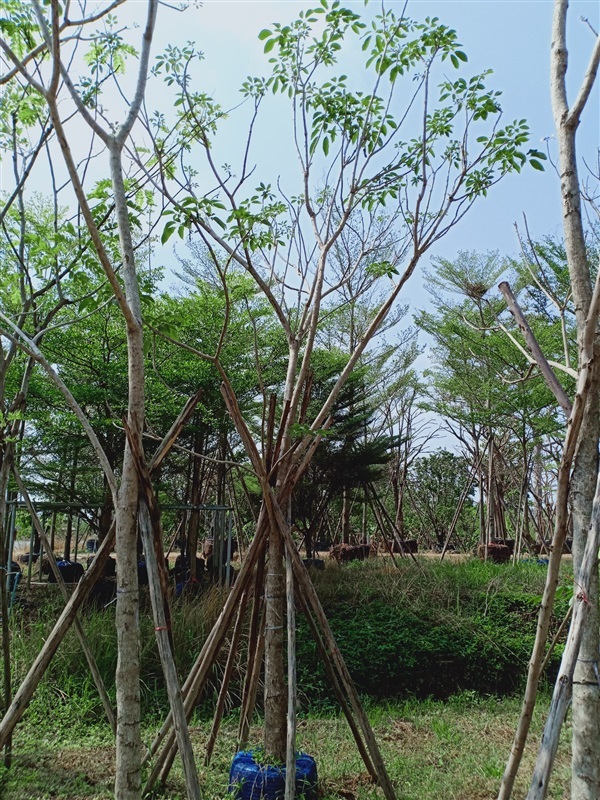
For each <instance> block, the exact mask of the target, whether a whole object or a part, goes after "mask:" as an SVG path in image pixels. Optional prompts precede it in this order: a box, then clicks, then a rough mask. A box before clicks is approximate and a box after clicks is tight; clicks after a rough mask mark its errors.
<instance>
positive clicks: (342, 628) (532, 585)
mask: <svg viewBox="0 0 600 800" xmlns="http://www.w3.org/2000/svg"><path fill="white" fill-rule="evenodd" d="M313 579H314V582H315V585H316V587H317V591H318V593H319V596H320V598H321V602H322V603H323V606H324V608H325V612H326V614H327V617H328V619H329V621H330V625H331V628H332V629H333V632H334V634H335V637H336V639H337V642H338V644H339V647H340V649H341V651H342V653H343V655H344V658H345V659H346V662H347V664H348V668H349V670H350V673H351V675H352V677H353V679H354V681H355V682H356V685H357V687H358V690H359V691H360V692H361V693H362V694H364V695H368V696H371V697H373V698H376V699H381V698H395V697H409V696H415V697H419V698H422V697H433V698H439V699H442V698H446V697H449V696H450V695H453V694H455V693H457V692H464V691H471V692H477V693H480V694H495V695H504V694H509V693H511V692H514V691H515V690H517V689H518V688H519V687H520V686H521V685H522V683H523V681H524V678H525V675H526V670H527V663H528V659H529V656H530V653H531V648H532V645H533V639H534V636H535V627H536V618H537V610H538V606H539V602H540V599H541V593H542V589H543V584H544V579H545V570H544V568H543V567H540V566H538V565H537V564H535V563H534V564H519V565H517V566H514V567H513V566H511V565H494V564H484V563H482V562H480V561H477V560H474V559H473V560H470V561H467V562H464V563H439V562H438V561H436V562H432V561H424V560H419V562H418V563H417V564H415V563H413V562H412V561H409V560H408V559H406V560H399V561H398V568H396V567H393V566H392V565H391V564H390V562H387V563H386V564H385V565H384V563H383V562H382V560H381V559H380V560H377V561H375V560H373V561H368V562H357V563H351V564H348V565H344V566H342V567H339V566H337V565H335V564H330V563H328V564H327V569H325V570H324V572H322V573H318V572H317V573H315V574H314V575H313ZM571 580H572V577H571V575H570V574H569V572H568V569H566V571H565V574H564V575H563V576H562V584H563V587H564V588H561V589H559V599H558V601H557V604H556V608H555V615H554V619H553V626H552V627H553V631H555V630H556V629H557V627H558V625H559V623H560V620H561V619H562V617H563V616H564V614H565V613H566V611H567V608H568V604H569V597H570V588H569V587H570V583H571ZM48 589H49V590H51V587H48ZM224 596H225V595H224V590H220V589H217V588H215V589H212V590H210V591H209V592H207V593H206V594H204V595H203V596H202V598H201V599H194V600H193V601H184V602H181V601H180V602H175V603H174V604H173V634H174V641H175V658H176V662H177V665H178V669H179V674H180V676H181V677H182V678H185V676H187V674H188V672H189V670H190V668H191V666H192V664H193V662H194V660H195V658H196V656H197V655H198V653H199V651H200V648H201V646H202V644H203V642H204V639H205V637H206V635H207V634H208V631H209V630H210V629H211V627H212V625H213V624H214V621H215V620H216V618H217V616H218V613H219V611H220V608H221V606H222V603H223V601H224ZM60 607H61V601H60V599H59V597H58V594H55V595H54V594H53V595H50V594H48V595H47V596H46V597H45V599H44V600H43V602H42V601H39V600H38V601H36V603H35V604H32V605H31V604H30V606H29V608H25V607H21V608H17V609H15V613H14V614H13V617H12V634H13V635H12V644H11V650H12V657H13V676H14V683H15V684H18V683H19V682H20V681H21V680H22V678H23V677H24V675H25V674H26V672H27V669H28V668H29V665H30V664H31V662H32V661H33V659H34V657H35V655H36V654H37V652H38V651H39V649H40V648H41V646H42V644H43V642H44V640H45V638H46V637H47V635H48V633H49V630H50V629H51V627H52V625H53V620H54V619H56V617H57V616H58V614H59V613H60ZM83 624H84V627H85V631H86V635H87V638H88V640H89V643H90V646H91V648H92V650H93V652H94V654H95V658H96V660H97V663H98V667H99V669H100V672H101V674H102V675H103V678H104V681H105V683H106V686H107V689H108V691H109V694H110V695H111V696H112V697H113V700H114V691H115V687H114V674H115V668H116V663H117V646H116V633H115V629H114V610H113V609H108V610H104V611H95V612H88V613H86V614H84V615H83ZM140 625H141V635H142V650H141V676H142V687H141V688H142V700H143V707H144V712H145V714H146V716H150V717H153V716H155V715H162V714H164V712H165V709H166V708H167V695H166V690H165V687H164V682H163V678H162V669H161V665H160V660H159V657H158V652H157V649H156V645H155V640H154V625H153V622H152V619H151V612H150V609H149V604H148V607H145V608H142V611H141V614H140ZM560 652H561V648H560V647H558V648H557V650H556V652H555V654H554V656H553V659H552V662H551V665H550V670H549V673H550V677H553V672H554V671H555V670H556V666H557V663H558V659H559V657H560ZM297 655H298V677H299V690H300V698H301V703H302V706H303V708H304V709H305V710H306V709H308V708H311V707H312V708H315V707H321V708H322V707H324V706H327V705H328V704H329V703H332V702H333V701H334V697H333V693H332V691H331V688H330V686H329V681H328V679H327V677H326V675H325V671H324V668H323V665H322V663H321V659H320V656H319V653H318V651H317V649H316V645H315V643H314V641H313V639H312V635H311V633H310V631H309V629H308V625H307V623H306V621H305V619H304V617H303V616H302V615H301V614H300V613H299V614H298V632H297ZM226 657H227V653H226V651H224V652H223V653H222V656H221V664H220V665H217V667H216V668H215V671H214V675H213V678H212V680H211V683H210V685H209V687H208V688H207V691H206V693H205V698H204V699H205V700H210V698H211V697H212V696H213V695H215V694H216V692H217V691H218V683H219V675H220V674H221V671H222V666H223V663H224V660H225V658H226ZM244 657H245V647H244V644H243V642H242V647H241V649H240V653H239V654H238V658H237V663H236V674H235V678H234V680H233V682H232V685H231V688H230V705H235V704H236V703H237V702H239V696H240V681H241V676H242V672H243V668H244V663H243V661H244ZM74 701H75V702H74ZM49 707H52V708H54V709H55V710H57V711H58V710H59V709H60V708H63V707H64V711H65V713H68V714H69V715H72V717H73V724H75V723H76V721H77V719H80V720H82V721H83V720H84V719H85V720H86V721H87V722H89V721H90V720H91V719H101V718H102V716H103V711H102V706H101V704H100V701H99V699H98V695H97V692H96V689H95V687H94V684H93V682H92V680H91V677H90V675H89V670H88V667H87V664H86V662H85V659H84V657H83V654H82V652H81V647H80V645H79V641H78V639H77V637H76V636H75V634H74V632H71V633H69V635H68V636H67V639H66V640H65V641H64V642H63V644H62V645H61V647H60V648H59V650H58V652H57V654H56V656H55V657H54V659H53V661H52V663H51V665H50V668H49V669H48V671H47V673H46V676H45V678H44V680H43V682H42V685H41V686H40V688H39V690H38V692H37V694H36V696H35V698H34V700H33V701H32V705H31V709H30V713H31V714H33V715H37V716H38V717H39V722H40V725H44V723H45V720H47V719H48V714H47V709H48V708H49Z"/></svg>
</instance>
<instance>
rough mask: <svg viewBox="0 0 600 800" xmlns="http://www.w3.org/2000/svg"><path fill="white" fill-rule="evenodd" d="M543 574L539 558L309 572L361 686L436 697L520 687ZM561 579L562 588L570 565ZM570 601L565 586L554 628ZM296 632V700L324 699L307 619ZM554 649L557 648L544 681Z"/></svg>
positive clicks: (374, 691) (326, 691)
mask: <svg viewBox="0 0 600 800" xmlns="http://www.w3.org/2000/svg"><path fill="white" fill-rule="evenodd" d="M378 573H379V574H378ZM386 579H387V580H386ZM544 579H545V570H544V568H543V567H541V566H540V565H538V564H536V563H535V564H519V565H517V566H515V567H513V566H509V565H495V564H484V563H482V562H480V561H475V560H472V561H468V562H465V563H462V564H455V563H452V564H450V563H446V564H443V563H442V564H440V563H439V562H438V563H425V562H420V567H417V566H415V565H414V564H411V563H408V562H405V563H401V564H400V569H399V570H394V571H392V570H391V569H387V570H385V571H383V572H382V571H381V569H380V568H379V569H378V568H377V567H375V566H374V565H373V564H372V563H362V564H351V565H348V566H347V567H342V568H335V567H332V568H330V569H327V570H326V571H325V573H324V575H323V576H318V575H317V576H315V582H316V583H317V586H318V589H319V592H320V595H321V598H322V602H323V603H324V607H325V611H326V613H327V617H328V619H329V621H330V625H331V628H332V630H333V633H334V635H335V637H336V640H337V642H338V644H339V647H340V650H341V652H342V654H343V655H344V658H345V659H346V663H347V664H348V668H349V670H350V673H351V674H352V677H353V679H354V681H355V683H356V685H357V687H358V690H359V691H360V692H362V693H364V694H367V695H369V696H371V697H375V698H390V697H403V696H404V697H406V696H416V697H434V698H439V699H442V698H446V697H449V696H450V695H452V694H455V693H457V692H463V691H474V692H478V693H481V694H495V695H504V694H509V693H511V692H514V691H516V690H517V689H519V688H520V687H521V686H522V684H523V682H524V679H525V676H526V673H527V664H528V661H529V657H530V654H531V649H532V646H533V642H534V637H535V629H536V620H537V611H538V608H539V603H540V599H541V593H542V589H543V583H544ZM563 581H564V583H565V585H568V582H569V575H568V572H567V574H565V575H564V576H563ZM385 583H388V586H387V588H386V587H385ZM567 608H568V592H566V593H565V592H563V594H562V596H561V597H560V599H559V600H558V601H557V604H556V608H555V614H554V619H553V625H552V628H553V630H556V628H557V627H558V625H559V624H560V620H561V619H562V617H563V616H564V614H565V613H566V611H567ZM297 639H298V662H299V667H298V669H299V682H300V686H301V688H302V689H303V698H304V700H305V702H306V703H308V704H312V703H315V702H317V703H319V702H327V701H328V700H330V699H332V692H331V690H330V688H329V684H328V680H327V678H326V676H325V672H324V669H323V666H322V664H321V663H320V658H319V656H318V653H317V652H316V648H315V646H314V644H313V643H312V641H311V637H310V632H309V630H308V626H307V624H306V622H305V621H304V620H302V621H301V622H300V629H299V632H298V637H297ZM560 654H561V647H557V648H556V650H555V653H554V655H553V657H552V659H551V662H550V665H549V670H548V676H549V677H550V678H552V677H553V675H554V673H555V672H556V669H557V666H558V660H559V658H560Z"/></svg>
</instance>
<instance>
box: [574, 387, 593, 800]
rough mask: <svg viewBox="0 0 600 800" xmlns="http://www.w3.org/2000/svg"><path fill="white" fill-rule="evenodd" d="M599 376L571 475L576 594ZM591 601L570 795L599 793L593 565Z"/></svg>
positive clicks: (580, 666) (586, 797)
mask: <svg viewBox="0 0 600 800" xmlns="http://www.w3.org/2000/svg"><path fill="white" fill-rule="evenodd" d="M598 413H599V403H598V380H597V378H596V379H595V380H594V381H593V383H592V386H591V387H590V396H589V400H588V406H587V408H586V412H585V416H584V419H583V423H582V431H585V432H586V434H587V435H585V436H583V437H582V438H581V439H580V444H579V450H578V453H577V457H576V463H575V468H574V470H573V476H572V479H571V506H572V512H573V574H574V576H575V586H574V591H575V593H577V592H578V586H579V584H578V580H577V579H578V577H579V573H580V570H581V562H582V557H583V551H584V550H585V543H586V541H587V537H588V531H589V523H590V515H591V509H592V501H593V498H594V490H595V477H596V475H597V474H598ZM589 598H590V606H589V608H588V609H587V614H586V616H585V617H584V621H583V624H582V638H581V646H580V650H579V658H578V660H577V665H576V667H575V673H574V675H573V706H572V726H573V739H572V762H571V768H572V776H571V800H592V798H596V800H597V798H599V797H600V763H599V757H598V744H599V742H600V687H599V686H598V677H597V676H598V671H597V670H598V648H599V646H600V637H599V635H598V622H599V620H598V570H597V569H596V571H595V572H594V573H593V574H592V577H591V581H590V591H589Z"/></svg>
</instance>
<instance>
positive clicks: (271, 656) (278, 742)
mask: <svg viewBox="0 0 600 800" xmlns="http://www.w3.org/2000/svg"><path fill="white" fill-rule="evenodd" d="M283 558H284V547H283V539H282V537H281V534H280V533H279V531H278V530H277V528H275V527H274V526H273V525H271V526H270V528H269V562H268V564H267V575H266V581H265V595H266V598H267V603H266V627H265V725H264V739H263V744H264V748H265V757H266V759H267V761H269V762H271V763H275V764H285V755H286V732H287V722H286V716H287V689H286V685H285V675H284V657H283V651H284V634H285V628H284V621H285V570H284V566H283Z"/></svg>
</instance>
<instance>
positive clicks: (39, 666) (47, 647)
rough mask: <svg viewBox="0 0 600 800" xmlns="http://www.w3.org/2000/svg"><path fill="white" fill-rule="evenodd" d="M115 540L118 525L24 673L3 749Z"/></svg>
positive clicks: (4, 726) (0, 738)
mask: <svg viewBox="0 0 600 800" xmlns="http://www.w3.org/2000/svg"><path fill="white" fill-rule="evenodd" d="M114 541H115V526H114V524H113V525H112V526H111V529H110V531H109V533H108V535H107V537H106V539H105V540H104V541H103V542H102V544H101V545H100V548H99V549H98V552H97V553H96V557H95V558H94V560H93V562H92V564H91V566H90V568H89V569H88V570H87V571H86V572H85V573H84V575H83V578H82V579H81V580H80V581H79V583H78V584H77V586H76V588H75V591H74V592H73V594H72V595H71V597H70V598H69V602H68V603H67V605H66V606H65V607H64V609H63V611H62V613H61V615H60V617H59V618H58V620H57V621H56V623H55V624H54V628H53V629H52V631H51V633H50V635H49V636H48V638H47V639H46V641H45V642H44V645H43V647H42V649H41V650H40V652H39V653H38V654H37V656H36V658H35V660H34V662H33V664H32V665H31V667H30V668H29V672H28V673H27V675H26V676H25V678H24V680H23V682H22V684H21V686H20V687H19V688H18V690H17V691H16V693H15V695H14V697H13V700H12V703H11V704H10V706H9V707H8V709H7V710H6V713H5V714H4V717H3V719H2V721H1V722H0V749H1V748H2V747H4V744H5V743H6V741H7V739H8V738H9V737H10V735H11V733H12V731H13V729H14V727H15V725H16V724H17V722H18V721H19V720H20V719H21V717H22V716H23V714H24V713H25V709H26V708H27V705H28V704H29V702H30V700H31V698H32V697H33V694H34V692H35V690H36V689H37V687H38V684H39V682H40V681H41V679H42V677H43V676H44V673H45V671H46V669H47V668H48V665H49V664H50V661H51V660H52V658H53V656H54V654H55V653H56V651H57V650H58V647H59V645H60V643H61V642H62V640H63V639H64V637H65V635H66V633H67V631H68V630H69V628H70V627H71V625H72V624H73V621H74V620H75V616H76V614H77V611H78V610H79V608H80V607H81V605H82V603H83V602H84V601H85V599H86V598H87V596H88V595H89V593H90V591H91V590H92V587H93V586H94V584H95V583H96V579H97V578H98V576H99V575H100V574H101V572H102V570H103V569H104V565H105V563H106V561H107V559H108V556H109V554H110V551H111V550H112V547H113V545H114Z"/></svg>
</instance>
